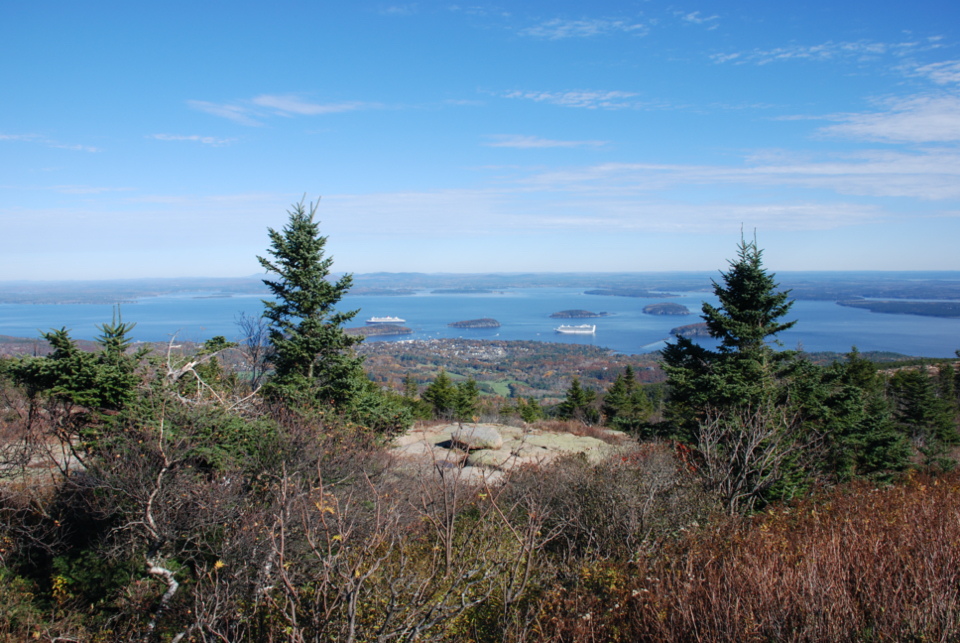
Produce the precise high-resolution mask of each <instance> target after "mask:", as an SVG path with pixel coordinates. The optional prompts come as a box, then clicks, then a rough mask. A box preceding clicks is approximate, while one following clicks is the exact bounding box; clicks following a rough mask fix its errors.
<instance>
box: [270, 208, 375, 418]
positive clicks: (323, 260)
mask: <svg viewBox="0 0 960 643" xmlns="http://www.w3.org/2000/svg"><path fill="white" fill-rule="evenodd" d="M317 205H319V202H318V203H317V204H314V203H311V204H310V207H309V209H307V208H306V207H305V206H304V202H303V201H301V202H300V203H297V204H294V205H293V207H292V209H291V210H288V214H289V215H290V219H289V221H288V222H287V225H286V227H284V229H283V230H282V231H280V232H278V231H276V230H274V229H273V228H268V233H269V236H270V249H269V250H268V251H267V252H268V254H269V255H270V258H264V257H260V256H258V257H257V260H258V261H259V262H260V265H261V266H263V267H264V269H265V270H266V271H267V272H268V273H273V274H274V275H276V276H277V278H276V279H273V280H271V279H264V280H263V283H265V284H266V285H267V287H268V288H269V289H270V292H272V293H273V295H274V297H275V298H276V300H275V301H268V300H264V302H263V304H264V307H265V311H264V314H263V316H264V317H266V318H267V319H268V320H270V322H271V329H270V345H271V348H272V356H271V361H272V362H273V365H274V368H275V373H274V375H273V377H272V378H271V379H270V381H269V382H268V383H267V384H266V385H265V386H264V393H265V394H266V395H267V396H268V397H271V398H274V399H285V400H288V401H291V402H297V403H303V402H305V401H307V400H308V399H309V400H312V401H314V402H316V403H320V404H330V403H333V404H334V405H341V406H342V405H345V404H347V403H349V402H350V401H351V400H352V398H354V397H355V396H356V395H358V394H359V393H360V390H361V389H362V388H365V383H364V382H363V380H364V379H365V377H364V376H363V369H362V366H361V363H362V359H361V358H360V357H357V356H356V355H355V354H354V353H353V352H352V351H350V350H349V349H350V348H351V347H352V346H354V345H355V344H357V343H358V342H359V341H360V339H359V338H356V337H350V336H348V335H347V334H345V333H344V332H343V324H345V323H346V322H348V321H350V320H351V319H353V318H354V316H355V315H356V314H357V313H358V312H359V311H356V310H355V311H350V312H340V311H338V310H337V309H336V305H337V304H338V303H339V302H340V300H341V299H342V298H343V296H344V295H345V294H346V292H347V290H349V288H350V286H351V285H352V284H353V277H352V276H351V275H349V274H348V275H344V276H343V277H341V278H340V279H339V280H337V281H335V282H331V281H329V280H328V279H327V277H328V276H329V275H330V267H331V266H332V265H333V258H332V257H324V247H325V246H326V243H327V237H324V236H321V235H320V223H319V221H315V220H314V216H315V215H316V212H317Z"/></svg>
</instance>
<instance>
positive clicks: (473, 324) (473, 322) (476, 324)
mask: <svg viewBox="0 0 960 643" xmlns="http://www.w3.org/2000/svg"><path fill="white" fill-rule="evenodd" d="M447 326H452V327H453V328H500V322H498V321H497V320H496V319H490V318H489V317H484V318H483V319H468V320H466V321H458V322H452V323H449V324H447Z"/></svg>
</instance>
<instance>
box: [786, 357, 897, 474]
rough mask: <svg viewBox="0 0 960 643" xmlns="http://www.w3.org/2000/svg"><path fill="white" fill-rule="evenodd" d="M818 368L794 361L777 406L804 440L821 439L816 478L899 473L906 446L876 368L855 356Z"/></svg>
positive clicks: (787, 371)
mask: <svg viewBox="0 0 960 643" xmlns="http://www.w3.org/2000/svg"><path fill="white" fill-rule="evenodd" d="M845 357H846V359H845V360H844V361H843V362H835V363H833V364H832V365H830V366H829V367H827V368H822V367H819V366H816V365H813V364H811V363H810V362H808V361H806V360H803V359H798V360H794V361H792V362H791V363H790V364H789V365H788V367H787V368H786V369H785V370H784V373H783V376H784V378H783V382H782V386H783V388H782V390H781V393H780V396H781V397H780V404H781V405H783V406H785V407H787V408H789V409H790V413H791V414H792V415H795V416H796V417H797V418H798V419H799V421H800V425H801V426H802V430H803V431H804V432H805V433H806V434H807V435H810V434H816V435H819V436H822V438H823V440H824V443H825V448H826V457H825V458H824V459H823V460H822V462H820V463H819V466H818V469H819V471H820V473H822V474H824V475H825V476H827V478H828V479H832V480H834V481H844V480H849V479H851V478H853V477H855V476H870V477H886V476H888V475H889V474H890V473H891V472H896V471H901V470H903V469H904V468H905V467H906V466H907V464H908V462H909V456H910V445H909V443H908V441H907V440H906V439H905V438H904V435H903V433H902V432H901V431H900V430H899V429H898V428H897V427H896V425H895V424H894V423H893V421H892V418H891V414H890V408H889V405H888V404H887V401H886V399H885V397H884V390H883V382H882V380H881V379H880V378H879V377H878V376H877V373H876V367H875V365H874V364H872V363H871V362H869V361H868V360H866V359H863V358H862V357H861V356H860V354H859V353H858V352H857V349H856V347H854V348H853V350H852V351H851V352H850V353H847V355H846V356H845Z"/></svg>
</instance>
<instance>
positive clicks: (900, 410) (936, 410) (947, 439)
mask: <svg viewBox="0 0 960 643" xmlns="http://www.w3.org/2000/svg"><path fill="white" fill-rule="evenodd" d="M946 381H947V378H946V377H944V378H940V381H939V382H938V381H937V380H934V379H933V378H931V377H930V375H929V374H928V373H927V370H926V369H925V368H920V369H914V370H901V371H898V372H897V373H896V374H895V375H894V376H893V377H892V378H890V383H889V394H890V397H891V399H892V401H893V405H894V409H895V411H894V417H895V421H896V422H897V424H898V425H899V427H900V428H901V430H902V431H903V432H904V433H905V434H906V435H907V436H909V438H910V440H911V441H912V442H913V444H914V446H915V447H916V448H917V449H918V450H919V451H920V452H921V453H923V454H924V455H926V456H927V458H928V461H933V459H934V458H936V456H938V455H940V454H941V453H942V452H943V450H944V449H945V447H947V446H949V445H953V444H957V443H958V442H960V435H958V434H957V425H956V419H957V403H956V399H955V398H954V397H952V395H951V390H950V389H949V388H947V390H942V389H941V388H940V387H941V386H943V387H945V388H946V384H945V382H946ZM938 384H939V385H940V386H938Z"/></svg>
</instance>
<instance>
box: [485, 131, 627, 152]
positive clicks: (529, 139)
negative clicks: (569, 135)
mask: <svg viewBox="0 0 960 643" xmlns="http://www.w3.org/2000/svg"><path fill="white" fill-rule="evenodd" d="M488 138H490V139H493V140H492V141H491V142H490V143H484V145H486V146H487V147H516V148H520V149H534V148H544V147H600V146H601V145H606V144H607V143H608V142H609V141H555V140H551V139H547V138H540V137H539V136H522V135H519V134H494V135H491V136H489V137H488Z"/></svg>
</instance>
